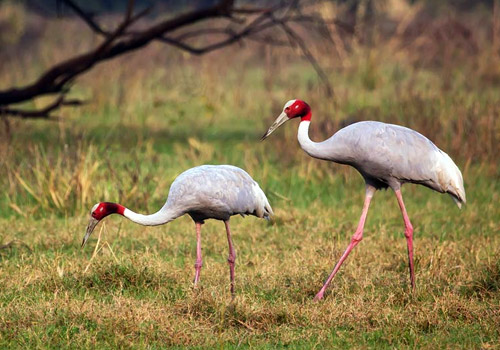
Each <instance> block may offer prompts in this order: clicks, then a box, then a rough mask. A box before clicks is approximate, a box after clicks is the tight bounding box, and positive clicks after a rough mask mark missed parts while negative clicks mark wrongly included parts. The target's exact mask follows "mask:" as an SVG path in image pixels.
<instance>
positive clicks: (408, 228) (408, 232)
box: [405, 225, 413, 238]
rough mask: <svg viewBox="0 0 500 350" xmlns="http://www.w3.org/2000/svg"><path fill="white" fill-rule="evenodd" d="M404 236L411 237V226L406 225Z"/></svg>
mask: <svg viewBox="0 0 500 350" xmlns="http://www.w3.org/2000/svg"><path fill="white" fill-rule="evenodd" d="M405 237H406V238H410V237H413V226H411V225H410V226H408V227H407V228H406V230H405Z"/></svg>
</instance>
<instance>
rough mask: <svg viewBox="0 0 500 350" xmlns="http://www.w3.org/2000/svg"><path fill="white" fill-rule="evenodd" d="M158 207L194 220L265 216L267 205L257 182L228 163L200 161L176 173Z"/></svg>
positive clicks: (267, 209)
mask: <svg viewBox="0 0 500 350" xmlns="http://www.w3.org/2000/svg"><path fill="white" fill-rule="evenodd" d="M162 211H165V212H169V213H170V215H172V216H176V215H178V216H180V215H182V214H184V213H187V214H189V215H190V216H191V217H192V218H193V220H194V221H197V222H203V221H204V220H206V219H217V220H228V219H229V218H230V217H231V216H232V215H236V214H241V215H254V216H257V217H259V218H266V219H269V216H270V215H273V211H272V208H271V205H270V204H269V202H268V200H267V198H266V195H265V194H264V192H263V191H262V190H261V188H260V187H259V185H258V184H257V182H255V181H254V180H253V179H252V178H251V177H250V175H248V173H247V172H246V171H244V170H243V169H240V168H238V167H235V166H232V165H202V166H198V167H195V168H192V169H189V170H186V171H185V172H183V173H182V174H180V175H179V176H178V177H177V178H176V179H175V180H174V182H173V183H172V185H171V186H170V192H169V194H168V198H167V202H166V203H165V206H164V207H163V208H162Z"/></svg>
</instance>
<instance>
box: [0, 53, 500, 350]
mask: <svg viewBox="0 0 500 350" xmlns="http://www.w3.org/2000/svg"><path fill="white" fill-rule="evenodd" d="M67 45H70V44H67ZM386 49H387V47H382V48H380V50H374V49H371V50H368V49H363V48H362V47H360V48H357V49H355V50H354V49H353V51H352V52H351V53H350V56H349V59H348V64H347V63H345V64H344V65H343V66H342V67H338V66H337V67H333V66H330V64H331V61H329V58H328V56H321V59H322V63H323V64H324V65H325V66H326V67H330V68H331V69H329V70H328V74H329V78H330V79H331V82H332V84H333V85H334V87H335V97H334V98H327V97H326V96H325V95H324V92H323V90H322V88H321V86H320V84H319V83H318V79H317V78H316V76H315V74H314V71H313V70H312V69H311V68H310V67H309V66H308V65H307V64H306V63H304V62H300V61H299V60H296V59H289V60H290V62H289V64H287V65H282V64H278V63H279V62H278V63H277V64H276V65H274V66H272V68H269V67H267V66H266V64H265V62H261V61H259V59H257V58H255V57H254V56H251V57H249V56H248V52H240V49H239V48H231V49H229V50H225V51H222V52H220V53H216V54H214V55H209V56H204V57H201V58H189V57H184V56H182V55H180V54H177V53H171V52H170V53H168V54H164V53H163V51H162V47H161V46H153V47H152V48H149V49H148V50H147V51H145V52H147V54H141V53H138V54H134V55H130V56H127V57H125V58H123V59H120V60H117V61H112V62H109V63H106V64H105V65H104V66H100V67H98V68H97V69H96V70H94V71H93V72H91V73H89V74H88V75H86V76H85V77H83V78H82V79H80V80H79V81H78V82H77V84H75V86H74V87H73V88H72V94H74V95H75V96H79V97H83V98H88V99H89V100H90V103H89V104H88V105H86V106H83V107H81V108H77V109H64V110H63V111H62V112H61V115H62V118H61V119H60V120H59V121H52V122H51V121H15V120H12V121H11V124H10V129H11V130H10V132H9V133H7V132H6V131H5V130H1V131H0V132H1V136H0V138H1V142H0V189H1V195H0V245H3V246H1V247H0V286H1V287H0V348H30V349H37V348H40V349H42V348H43V349H45V348H57V349H62V348H99V349H115V348H127V349H128V348H131V349H132V348H151V349H156V348H165V347H171V348H174V349H175V348H179V349H180V348H193V349H206V348H219V349H233V348H251V349H276V348H289V349H329V348H332V349H333V348H339V349H342V348H348V347H351V348H360V349H365V348H377V349H381V348H382V349H383V348H417V349H436V348H449V349H456V348H463V349H495V348H499V347H500V343H499V337H500V334H499V333H500V225H499V222H500V209H499V200H500V181H499V178H500V167H499V163H498V148H499V143H498V142H499V139H500V119H499V117H500V115H499V114H500V107H499V106H500V83H499V81H500V80H498V79H496V78H495V77H497V75H496V74H497V71H494V70H493V69H492V70H491V71H490V74H486V75H485V74H484V71H485V69H486V68H485V67H487V66H488V65H489V64H492V63H494V62H498V61H497V60H498V57H496V56H495V55H494V54H492V53H491V52H489V51H488V50H486V49H485V50H482V51H481V52H480V53H479V54H478V55H477V56H475V57H474V58H473V59H470V60H465V61H460V62H457V63H456V64H455V63H454V64H453V65H451V64H450V65H442V66H432V67H429V66H415V65H413V64H410V63H409V62H408V60H407V57H406V56H403V57H402V56H401V55H396V54H393V53H391V52H388V51H387V50H386ZM242 51H245V50H242ZM279 54H280V53H279V52H274V53H273V55H279ZM38 55H39V57H40V58H41V62H42V63H41V64H40V65H31V64H28V65H27V66H28V67H29V68H27V69H26V71H23V70H20V69H19V67H18V69H17V70H16V69H12V68H13V67H17V66H16V64H18V63H16V62H15V61H12V62H8V64H7V65H6V66H5V68H3V69H4V71H3V72H4V75H3V76H4V78H3V81H2V84H3V85H2V87H4V85H5V86H8V85H9V84H12V83H14V82H19V81H21V82H22V81H27V80H29V77H30V76H35V75H36V73H37V72H39V71H40V69H41V68H42V66H43V62H44V60H47V61H50V59H51V58H54V59H57V58H58V57H59V56H57V55H62V54H61V53H59V52H47V51H44V50H43V48H42V49H40V52H38ZM51 55H55V56H54V57H52V56H51ZM148 55H149V56H148ZM144 57H154V59H153V61H154V62H153V63H152V64H151V65H150V66H148V67H147V68H144V69H137V67H138V66H139V67H142V66H141V63H143V62H144V60H145V58H144ZM165 61H167V62H175V69H173V68H172V69H170V68H171V66H165V64H164V62H165ZM234 62H238V63H236V64H235V63H234ZM240 64H243V65H244V67H245V69H241V67H240V66H239V65H240ZM172 67H173V66H172ZM332 67H333V68H332ZM291 98H303V99H304V100H306V101H308V102H309V103H310V104H311V106H312V108H313V123H312V126H311V129H312V131H311V137H312V138H313V139H315V140H320V139H324V138H326V137H327V136H329V135H331V134H332V133H333V132H334V131H335V130H337V129H338V128H339V127H340V126H341V125H343V124H345V123H346V122H352V121H356V120H365V119H374V120H381V121H387V122H393V123H398V124H403V125H406V126H409V127H412V128H414V129H416V130H418V131H420V132H422V133H423V134H425V135H427V136H428V137H429V138H431V139H432V140H433V141H435V143H436V144H437V145H438V146H439V147H441V148H442V149H443V150H445V151H446V152H448V153H449V154H450V156H452V158H453V159H454V160H456V163H457V164H458V166H459V167H460V169H461V170H462V173H463V175H464V179H465V185H466V191H467V205H466V206H465V208H464V209H462V210H459V209H458V208H457V207H456V206H455V205H454V203H453V201H452V200H451V198H449V197H448V196H444V195H441V194H439V193H436V192H433V191H431V190H429V189H426V188H424V187H421V186H415V185H406V186H405V187H403V194H404V195H405V201H406V205H407V209H408V211H409V215H410V218H411V219H412V222H413V226H414V228H415V250H416V251H415V254H416V278H417V288H416V291H415V292H414V293H410V291H409V288H408V285H409V276H408V271H407V269H408V268H407V256H406V242H405V239H404V235H403V231H404V225H403V220H402V218H401V216H400V213H399V210H398V206H397V202H396V199H395V197H394V195H393V193H392V192H390V191H383V192H378V193H376V195H375V198H374V201H373V204H372V207H371V208H370V212H369V214H368V221H367V224H366V227H365V235H364V240H363V241H362V242H361V244H360V245H359V246H358V247H357V248H356V249H355V250H354V251H353V253H352V254H351V256H350V257H349V259H348V261H347V262H346V264H344V266H343V267H342V269H341V271H340V272H339V274H338V275H337V277H336V278H335V279H334V281H333V283H332V285H331V287H330V289H329V290H328V292H327V293H326V295H325V300H324V301H323V302H319V303H314V302H313V301H312V298H313V296H314V295H315V293H316V292H317V291H318V290H319V288H320V287H321V285H322V283H323V281H324V279H325V278H326V277H327V276H328V273H329V272H330V271H331V269H332V268H333V265H334V264H335V262H336V261H337V259H338V258H339V256H340V254H341V253H342V252H343V250H344V249H345V247H346V246H347V244H348V242H349V239H350V236H351V235H352V233H353V231H354V229H355V225H356V223H357V220H358V218H359V214H360V212H361V207H362V202H363V195H364V190H363V181H362V178H361V176H360V175H359V174H358V173H357V172H355V171H354V170H352V169H350V168H348V167H345V166H340V165H335V164H329V163H327V162H321V161H318V160H314V159H311V158H310V157H308V156H307V155H306V154H305V153H304V152H303V151H301V150H300V147H299V146H298V144H297V141H296V139H295V137H296V136H295V135H296V127H297V125H296V124H295V123H293V122H290V124H287V125H285V126H284V127H283V128H282V129H280V130H279V131H277V132H276V133H275V135H274V134H273V135H272V136H271V137H270V138H269V139H268V140H266V141H265V142H259V141H258V140H259V137H260V136H261V134H262V133H263V132H264V131H265V130H266V128H267V126H269V124H270V123H271V122H272V121H273V120H274V117H276V116H277V114H278V113H279V112H280V110H281V108H282V105H283V104H284V103H285V102H286V101H287V100H289V99H291ZM291 124H294V125H291ZM200 164H234V165H237V166H240V167H242V168H244V169H246V170H247V171H248V172H249V173H250V174H251V175H252V176H253V177H254V179H256V180H257V181H258V182H259V183H260V185H261V187H262V188H263V190H264V191H265V192H266V194H267V195H268V198H269V200H270V202H271V205H272V206H273V208H274V211H275V214H276V215H275V218H274V221H272V222H266V221H264V220H258V219H257V218H255V217H248V218H245V219H243V218H241V217H234V218H233V219H232V221H231V224H232V230H233V233H234V238H233V239H234V244H235V248H236V252H237V260H236V298H235V300H234V301H231V296H230V293H229V269H228V266H227V262H226V257H227V254H228V252H227V242H226V238H225V233H224V227H223V225H222V223H221V222H217V221H208V222H207V223H206V225H204V226H203V231H202V247H203V255H204V266H203V269H202V273H201V286H200V288H199V289H198V290H193V288H192V278H193V276H194V268H193V264H194V260H195V243H196V242H195V231H194V224H193V223H192V221H191V219H190V218H189V217H188V216H186V217H182V218H179V219H177V220H176V221H174V222H172V223H170V224H168V225H165V226H160V227H149V228H147V227H142V226H137V225H135V224H133V223H131V222H129V221H127V220H126V219H124V218H121V217H110V218H107V219H106V220H104V221H103V223H101V224H100V225H99V226H98V227H97V229H96V231H95V233H94V235H93V236H92V238H91V239H90V240H89V242H88V245H87V246H86V248H85V249H84V250H82V249H81V248H80V243H81V239H82V237H83V235H84V231H85V227H86V224H87V220H88V213H89V210H90V208H91V207H92V205H93V204H94V203H96V202H99V201H116V202H120V203H122V204H124V205H125V206H128V207H130V208H131V209H134V210H136V211H138V212H145V213H146V212H153V211H156V210H157V209H158V208H159V207H160V206H161V205H162V204H163V202H164V201H165V199H166V196H167V194H168V188H169V185H170V184H171V182H172V181H173V179H174V178H175V177H176V175H178V174H179V173H180V172H182V171H183V170H185V169H187V168H190V167H192V166H196V165H200ZM94 248H95V249H94Z"/></svg>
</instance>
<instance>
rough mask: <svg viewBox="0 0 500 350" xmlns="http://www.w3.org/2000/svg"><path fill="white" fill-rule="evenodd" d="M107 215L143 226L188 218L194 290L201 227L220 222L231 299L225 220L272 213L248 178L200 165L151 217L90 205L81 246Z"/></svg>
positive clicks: (199, 262)
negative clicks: (193, 256) (209, 221)
mask: <svg viewBox="0 0 500 350" xmlns="http://www.w3.org/2000/svg"><path fill="white" fill-rule="evenodd" d="M110 214H120V215H122V216H124V217H126V218H127V219H129V220H131V221H133V222H135V223H138V224H140V225H145V226H157V225H163V224H166V223H168V222H170V221H172V220H174V219H176V218H178V217H179V216H182V215H184V214H189V216H191V218H192V219H193V221H194V222H195V226H196V263H195V265H194V267H195V277H194V286H195V287H196V285H197V284H198V281H199V280H200V272H201V267H202V265H203V261H202V257H201V225H202V224H203V223H204V222H205V220H206V219H216V220H222V221H224V225H225V226H226V233H227V241H228V244H229V257H228V259H227V261H228V263H229V273H230V281H231V295H233V296H234V262H235V259H236V253H235V251H234V247H233V242H232V239H231V230H230V229H229V218H230V217H231V216H233V215H237V214H240V215H242V216H245V215H254V216H257V217H259V218H265V219H269V217H270V216H271V215H273V210H272V208H271V206H270V205H269V202H268V200H267V198H266V195H265V194H264V192H263V191H262V190H261V188H260V187H259V184H258V183H257V182H255V181H254V180H253V179H252V177H251V176H250V175H248V173H247V172H246V171H244V170H243V169H240V168H237V167H235V166H232V165H202V166H198V167H195V168H191V169H189V170H186V171H185V172H183V173H182V174H180V175H179V176H178V177H177V178H176V179H175V180H174V182H173V183H172V185H171V186H170V191H169V193H168V198H167V201H166V203H165V204H164V205H163V207H162V208H161V209H160V210H159V211H157V212H156V213H154V214H151V215H142V214H138V213H134V212H133V211H132V210H130V209H128V208H125V207H124V206H123V205H121V204H117V203H109V202H102V203H97V204H96V205H94V207H93V208H92V210H91V212H90V215H91V217H90V221H89V224H88V226H87V232H86V233H85V237H84V238H83V242H82V247H83V246H84V245H85V243H86V242H87V240H88V239H89V237H90V235H91V234H92V232H93V231H94V229H95V227H96V225H97V224H98V223H99V221H101V220H102V219H104V218H105V217H106V216H108V215H110Z"/></svg>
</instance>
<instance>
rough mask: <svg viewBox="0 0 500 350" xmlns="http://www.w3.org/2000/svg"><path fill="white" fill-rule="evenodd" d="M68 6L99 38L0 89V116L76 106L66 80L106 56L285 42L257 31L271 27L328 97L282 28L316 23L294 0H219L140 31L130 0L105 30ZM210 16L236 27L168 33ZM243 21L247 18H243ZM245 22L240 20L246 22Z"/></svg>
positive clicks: (43, 114)
mask: <svg viewBox="0 0 500 350" xmlns="http://www.w3.org/2000/svg"><path fill="white" fill-rule="evenodd" d="M60 2H61V3H63V4H65V5H66V6H68V7H69V8H70V9H71V10H72V11H73V12H74V13H75V14H76V15H77V16H78V17H79V18H81V19H82V21H84V23H85V24H86V25H87V26H88V28H89V29H91V30H92V31H94V32H95V33H97V34H98V35H100V36H102V37H103V41H102V42H101V43H100V44H99V45H98V46H97V47H96V48H94V49H93V50H91V51H89V52H86V53H83V54H80V55H77V56H75V57H72V58H69V59H67V60H65V61H63V62H60V63H58V64H55V65H54V66H52V67H51V68H49V69H48V70H47V71H46V72H45V73H43V74H42V75H41V76H40V77H39V78H38V79H37V80H35V81H34V82H33V83H31V84H28V85H25V86H22V87H16V88H10V89H7V90H4V91H0V115H2V116H4V117H5V116H13V117H20V118H50V117H51V112H53V111H54V110H56V109H57V108H59V107H60V106H63V105H78V104H80V102H77V101H67V100H65V98H64V96H65V94H66V93H67V91H68V90H69V87H68V86H69V84H70V83H71V82H72V81H73V80H74V79H75V78H77V77H78V76H79V75H81V74H82V73H84V72H86V71H88V70H89V69H91V68H92V67H94V66H95V65H96V64H99V63H101V62H104V61H106V60H109V59H112V58H114V57H116V56H119V55H122V54H124V53H127V52H130V51H133V50H137V49H140V48H142V47H144V46H146V45H148V44H149V43H150V42H151V41H161V42H163V43H166V44H169V45H171V46H173V47H176V48H179V49H182V50H185V51H187V52H190V53H192V54H194V55H202V54H205V53H208V52H210V51H214V50H217V49H220V48H223V47H226V46H229V45H232V44H234V43H237V42H241V41H242V40H243V39H249V40H254V41H263V40H264V41H265V42H266V43H267V44H270V45H283V44H284V43H285V42H284V41H283V40H281V39H279V38H275V37H273V36H271V35H266V36H262V35H257V34H258V33H262V32H263V31H265V30H267V29H270V28H272V27H281V28H282V29H283V30H284V32H285V33H286V35H287V36H288V38H289V41H290V42H291V43H294V44H296V45H298V46H299V47H300V48H301V50H302V52H303V54H304V56H305V57H306V58H307V59H308V60H309V62H310V63H311V64H312V65H313V67H314V69H315V70H316V72H317V73H318V75H319V76H320V78H321V80H322V81H323V83H324V84H325V86H326V87H327V91H328V93H329V94H330V95H332V94H333V89H332V88H331V86H330V84H329V82H328V79H327V77H326V74H325V73H324V72H323V70H322V69H321V67H320V66H319V64H318V62H317V61H316V59H315V58H314V56H313V55H312V54H311V52H310V51H309V50H308V48H307V45H306V44H305V42H304V41H303V40H302V39H301V38H300V36H299V35H298V34H297V33H296V32H295V31H293V30H292V29H291V27H290V26H288V23H291V22H299V21H310V22H312V21H314V22H317V21H320V19H318V18H316V17H310V16H305V15H303V14H302V12H301V11H300V2H299V1H298V0H295V1H291V2H288V4H287V2H286V1H282V2H281V3H280V4H279V5H276V6H274V7H270V8H259V7H255V8H253V7H239V8H238V7H234V6H233V2H234V1H233V0H220V1H219V2H218V3H216V4H215V5H213V6H211V7H207V8H202V9H195V10H192V11H190V12H187V13H184V14H181V15H178V16H176V17H173V18H170V19H165V20H162V21H160V22H159V23H156V24H152V25H150V26H149V27H147V28H145V29H141V30H133V29H132V27H133V25H134V24H135V23H136V22H137V21H138V20H139V19H141V18H143V17H144V16H145V15H147V14H148V13H149V12H150V10H151V8H147V9H144V10H142V11H140V12H138V13H136V14H134V1H133V0H129V2H128V7H127V10H126V14H125V15H124V17H123V19H122V21H121V22H120V23H119V24H118V26H117V27H116V28H115V29H114V30H111V31H109V30H105V29H104V28H103V27H102V26H101V24H99V23H98V21H97V20H95V18H94V16H93V15H91V14H89V13H87V12H86V11H85V10H83V9H82V8H81V7H80V6H78V5H77V4H76V2H75V1H73V0H60ZM215 18H226V19H229V20H230V21H231V23H233V24H234V25H235V27H239V28H235V29H234V28H230V27H229V26H228V27H226V28H221V27H213V28H211V27H209V26H206V28H201V29H192V30H188V31H184V32H183V33H182V34H177V35H172V34H170V33H172V32H174V31H178V30H179V29H181V28H185V27H188V28H189V27H190V26H192V25H194V24H196V23H199V22H201V21H206V20H208V19H215ZM248 20H250V21H249V22H248ZM247 22H248V24H245V23H247ZM207 35H211V36H214V37H217V36H223V38H221V39H220V40H218V41H215V42H212V43H210V44H207V45H205V46H195V45H194V44H192V42H193V40H194V39H196V38H198V37H202V36H203V37H204V38H205V37H206V36H207ZM50 94H56V95H58V98H56V99H55V101H54V102H53V103H51V104H49V105H48V106H46V107H45V108H43V109H40V110H24V109H19V108H11V107H10V105H12V104H16V103H21V102H25V101H29V100H32V99H34V98H37V97H39V96H43V95H50Z"/></svg>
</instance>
